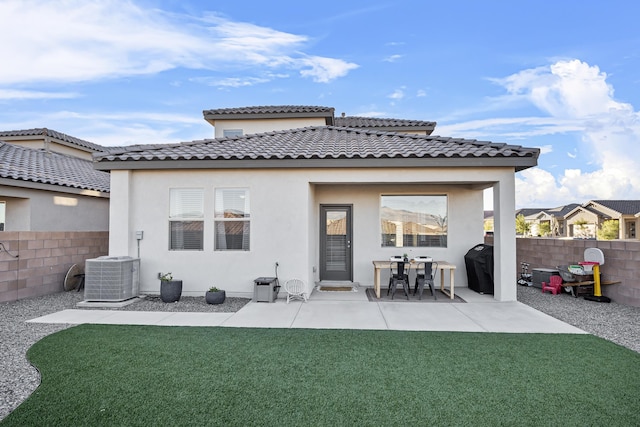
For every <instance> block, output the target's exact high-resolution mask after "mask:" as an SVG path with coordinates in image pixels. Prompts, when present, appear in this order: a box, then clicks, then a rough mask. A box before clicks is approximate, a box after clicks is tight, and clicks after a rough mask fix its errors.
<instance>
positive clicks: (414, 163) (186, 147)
mask: <svg viewBox="0 0 640 427" xmlns="http://www.w3.org/2000/svg"><path fill="white" fill-rule="evenodd" d="M539 154H540V150H539V149H537V148H526V147H521V146H517V145H507V144H501V143H492V142H487V141H476V140H469V139H461V138H445V137H440V136H426V135H425V136H422V135H411V134H398V133H389V132H376V131H372V130H365V129H350V128H342V127H333V126H316V127H307V128H300V129H290V130H286V131H274V132H266V133H260V134H253V135H244V136H237V137H236V136H234V137H230V138H220V139H206V140H200V141H192V142H185V143H181V144H168V145H152V146H145V145H141V146H138V147H137V148H135V149H133V148H131V147H125V148H124V149H123V150H122V151H112V152H110V153H97V154H94V161H95V162H96V165H95V167H96V168H97V169H103V170H110V169H141V168H161V169H162V168H205V167H209V168H215V167H220V168H231V167H245V168H252V167H255V168H261V167H388V166H397V167H400V166H405V167H483V166H494V167H515V168H516V170H523V169H527V168H529V167H532V166H535V165H536V164H537V159H538V156H539ZM145 163H146V164H145ZM172 163H173V164H172Z"/></svg>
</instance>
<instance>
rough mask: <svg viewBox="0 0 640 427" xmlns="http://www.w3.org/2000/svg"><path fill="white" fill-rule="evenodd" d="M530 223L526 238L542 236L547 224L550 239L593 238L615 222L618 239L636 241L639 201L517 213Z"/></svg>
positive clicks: (531, 209) (605, 201)
mask: <svg viewBox="0 0 640 427" xmlns="http://www.w3.org/2000/svg"><path fill="white" fill-rule="evenodd" d="M521 214H522V215H524V217H525V220H526V221H527V222H528V223H529V224H530V226H531V230H530V233H529V235H531V236H542V237H545V236H544V235H543V233H541V232H540V229H541V228H542V225H543V224H544V223H548V227H545V228H548V229H549V230H550V231H551V232H550V237H575V238H583V239H585V238H586V239H592V238H596V237H597V230H598V229H600V227H602V225H603V223H604V222H605V221H610V220H613V221H617V222H618V225H619V226H618V230H619V236H618V238H619V239H638V234H637V232H636V230H637V229H638V227H639V226H640V221H639V220H638V218H639V217H640V200H590V201H588V202H586V203H584V204H582V205H580V204H577V203H571V204H568V205H564V206H559V207H556V208H552V209H541V208H527V209H519V210H517V211H516V217H517V216H518V215H521Z"/></svg>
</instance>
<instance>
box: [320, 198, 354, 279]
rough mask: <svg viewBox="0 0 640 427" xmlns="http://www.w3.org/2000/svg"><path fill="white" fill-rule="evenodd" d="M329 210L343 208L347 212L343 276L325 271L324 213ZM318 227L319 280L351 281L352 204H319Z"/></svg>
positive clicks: (325, 225)
mask: <svg viewBox="0 0 640 427" xmlns="http://www.w3.org/2000/svg"><path fill="white" fill-rule="evenodd" d="M331 210H344V211H345V212H346V214H347V216H346V220H347V224H346V228H347V229H346V233H347V251H346V257H347V262H346V271H345V272H344V276H343V277H342V276H341V277H339V278H336V277H335V276H333V277H328V276H331V274H330V273H328V272H327V265H326V257H325V250H326V230H327V224H326V213H327V211H331ZM319 217H320V228H319V230H318V235H319V236H318V237H319V239H318V240H319V249H320V260H319V265H320V281H322V280H335V281H350V282H353V204H336V203H326V204H320V215H319Z"/></svg>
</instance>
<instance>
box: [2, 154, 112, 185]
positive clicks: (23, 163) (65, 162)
mask: <svg viewBox="0 0 640 427" xmlns="http://www.w3.org/2000/svg"><path fill="white" fill-rule="evenodd" d="M0 177H1V178H8V179H15V180H20V181H29V182H39V183H43V184H53V185H60V186H64V187H72V188H80V189H84V190H95V191H101V192H109V184H110V176H109V173H106V172H102V171H98V170H95V169H94V168H93V163H92V162H91V161H90V160H83V159H79V158H77V157H74V156H67V155H65V154H59V153H53V152H45V151H44V150H34V149H31V148H25V147H21V146H17V145H13V144H9V143H7V142H3V141H0Z"/></svg>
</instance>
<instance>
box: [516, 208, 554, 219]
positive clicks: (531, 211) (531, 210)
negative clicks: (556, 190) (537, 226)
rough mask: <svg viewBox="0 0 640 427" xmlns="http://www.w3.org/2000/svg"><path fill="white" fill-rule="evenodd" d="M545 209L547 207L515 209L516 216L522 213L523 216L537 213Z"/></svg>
mask: <svg viewBox="0 0 640 427" xmlns="http://www.w3.org/2000/svg"><path fill="white" fill-rule="evenodd" d="M546 210H547V209H545V208H522V209H518V210H516V216H518V215H524V216H525V217H528V216H531V215H536V214H539V213H540V212H544V211H546Z"/></svg>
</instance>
